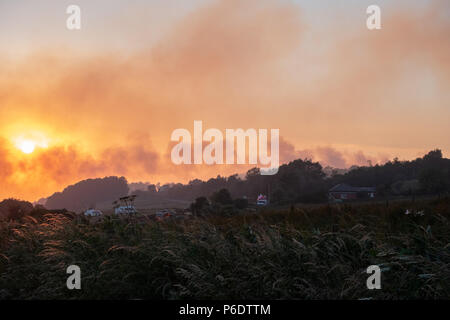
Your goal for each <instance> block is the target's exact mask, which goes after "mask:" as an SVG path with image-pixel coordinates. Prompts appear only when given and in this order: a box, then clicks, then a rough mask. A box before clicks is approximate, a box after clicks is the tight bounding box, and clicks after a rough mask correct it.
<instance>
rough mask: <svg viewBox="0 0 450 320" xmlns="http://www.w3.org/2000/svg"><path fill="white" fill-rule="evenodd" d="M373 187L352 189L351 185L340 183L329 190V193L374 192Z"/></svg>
mask: <svg viewBox="0 0 450 320" xmlns="http://www.w3.org/2000/svg"><path fill="white" fill-rule="evenodd" d="M375 191H376V188H375V187H353V186H351V185H348V184H345V183H340V184H337V185H335V186H334V187H333V188H331V189H330V192H375Z"/></svg>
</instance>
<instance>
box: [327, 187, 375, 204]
mask: <svg viewBox="0 0 450 320" xmlns="http://www.w3.org/2000/svg"><path fill="white" fill-rule="evenodd" d="M375 196H376V188H375V187H352V186H350V185H348V184H345V183H341V184H338V185H335V186H334V187H333V188H331V189H330V190H329V191H328V197H329V199H330V200H334V201H335V200H356V199H361V198H370V199H372V198H375Z"/></svg>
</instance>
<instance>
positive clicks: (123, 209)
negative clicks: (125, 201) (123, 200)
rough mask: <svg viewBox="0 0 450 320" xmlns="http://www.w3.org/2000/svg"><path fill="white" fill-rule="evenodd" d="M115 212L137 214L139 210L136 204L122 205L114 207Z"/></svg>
mask: <svg viewBox="0 0 450 320" xmlns="http://www.w3.org/2000/svg"><path fill="white" fill-rule="evenodd" d="M114 213H115V214H135V213H137V210H136V208H135V207H134V206H120V207H117V208H115V209H114Z"/></svg>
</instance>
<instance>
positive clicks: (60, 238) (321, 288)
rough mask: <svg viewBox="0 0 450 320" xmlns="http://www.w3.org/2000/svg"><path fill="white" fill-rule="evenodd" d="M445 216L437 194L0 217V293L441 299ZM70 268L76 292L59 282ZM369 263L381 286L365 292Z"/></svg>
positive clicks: (449, 281) (447, 274) (449, 246)
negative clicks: (183, 215)
mask: <svg viewBox="0 0 450 320" xmlns="http://www.w3.org/2000/svg"><path fill="white" fill-rule="evenodd" d="M406 210H409V212H410V214H408V215H407V214H405V212H406ZM449 217H450V199H441V200H435V201H422V202H416V203H407V202H405V203H396V204H393V205H390V206H389V207H387V206H386V205H384V204H370V205H334V206H327V205H324V206H322V207H317V208H291V209H288V210H265V211H262V212H259V213H246V214H240V215H237V216H234V217H220V216H211V217H208V218H202V219H200V218H197V219H195V218H194V219H190V220H182V221H165V222H154V221H150V220H146V219H145V218H142V217H141V218H139V217H138V218H126V219H123V218H122V219H121V218H117V217H110V216H108V217H104V218H103V219H102V221H100V222H96V223H93V221H90V220H88V219H85V218H81V217H79V218H76V219H73V220H72V219H69V218H67V217H65V216H58V215H45V216H44V217H43V218H42V219H40V220H36V219H33V218H30V217H26V218H24V219H22V220H21V221H20V222H5V221H3V222H0V298H2V299H361V298H373V299H418V298H423V299H438V298H441V299H442V298H444V299H449V298H450V225H449ZM72 264H75V265H78V266H80V268H81V278H82V289H81V290H68V289H67V288H66V279H67V277H68V276H69V275H67V274H66V268H67V266H69V265H72ZM373 264H377V265H379V266H380V267H381V268H382V270H383V271H382V279H381V284H382V289H381V290H368V289H367V287H366V279H367V277H368V276H369V275H367V274H366V268H367V267H368V266H369V265H373Z"/></svg>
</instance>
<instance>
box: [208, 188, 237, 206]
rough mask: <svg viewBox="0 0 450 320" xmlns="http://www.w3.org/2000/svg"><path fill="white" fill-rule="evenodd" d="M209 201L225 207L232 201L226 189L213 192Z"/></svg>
mask: <svg viewBox="0 0 450 320" xmlns="http://www.w3.org/2000/svg"><path fill="white" fill-rule="evenodd" d="M211 201H212V202H213V203H217V204H221V205H227V204H232V203H233V199H232V198H231V194H230V191H228V189H220V190H219V191H217V192H214V193H213V194H212V195H211Z"/></svg>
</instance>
